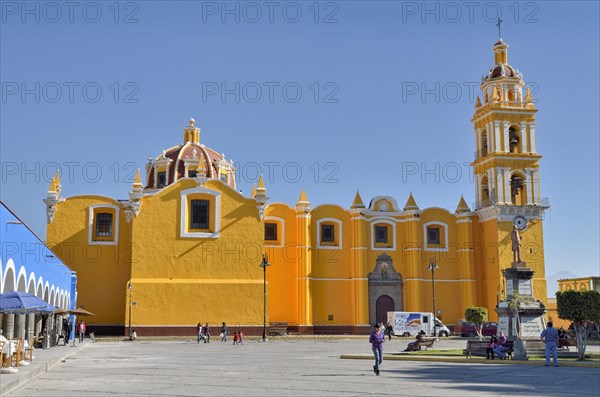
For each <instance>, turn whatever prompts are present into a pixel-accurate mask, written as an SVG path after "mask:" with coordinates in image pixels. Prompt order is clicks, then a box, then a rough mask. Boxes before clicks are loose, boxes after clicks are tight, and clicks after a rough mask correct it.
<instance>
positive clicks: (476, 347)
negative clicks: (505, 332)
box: [463, 340, 514, 359]
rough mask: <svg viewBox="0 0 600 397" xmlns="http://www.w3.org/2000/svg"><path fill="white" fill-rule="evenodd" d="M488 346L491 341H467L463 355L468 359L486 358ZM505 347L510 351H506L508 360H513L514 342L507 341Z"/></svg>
mask: <svg viewBox="0 0 600 397" xmlns="http://www.w3.org/2000/svg"><path fill="white" fill-rule="evenodd" d="M488 344H489V341H487V340H470V341H467V348H466V349H464V350H463V354H464V355H465V356H466V358H471V356H482V357H485V356H486V350H487V347H488ZM504 346H506V347H508V350H506V351H505V353H506V358H509V357H510V359H512V354H513V352H514V345H513V341H511V340H509V341H506V344H505V345H504Z"/></svg>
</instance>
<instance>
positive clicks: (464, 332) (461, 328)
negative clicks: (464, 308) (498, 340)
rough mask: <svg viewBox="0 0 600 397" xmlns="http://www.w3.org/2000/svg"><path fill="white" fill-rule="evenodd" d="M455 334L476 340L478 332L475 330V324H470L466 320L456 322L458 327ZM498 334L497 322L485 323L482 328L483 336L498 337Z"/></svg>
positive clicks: (455, 328)
mask: <svg viewBox="0 0 600 397" xmlns="http://www.w3.org/2000/svg"><path fill="white" fill-rule="evenodd" d="M454 333H455V334H456V335H460V336H468V337H469V338H474V337H475V335H477V331H476V330H475V324H473V323H470V322H468V321H465V320H458V321H457V322H456V326H455V327H454ZM497 333H498V324H497V323H495V322H490V321H488V322H485V323H483V325H482V326H481V335H483V336H491V335H496V334H497Z"/></svg>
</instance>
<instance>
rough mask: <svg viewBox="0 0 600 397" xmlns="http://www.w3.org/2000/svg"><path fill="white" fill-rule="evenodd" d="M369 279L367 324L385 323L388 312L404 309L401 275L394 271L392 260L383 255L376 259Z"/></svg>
mask: <svg viewBox="0 0 600 397" xmlns="http://www.w3.org/2000/svg"><path fill="white" fill-rule="evenodd" d="M367 277H368V279H369V324H374V323H376V322H386V321H387V312H388V311H402V310H403V309H404V300H403V297H402V294H403V282H402V275H401V274H400V273H398V272H397V271H396V269H395V268H394V265H393V263H392V258H391V257H390V256H389V255H387V254H386V253H383V254H381V255H379V256H378V257H377V261H376V263H375V267H374V268H373V271H372V272H371V273H369V274H368V276H367Z"/></svg>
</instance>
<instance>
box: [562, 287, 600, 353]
mask: <svg viewBox="0 0 600 397" xmlns="http://www.w3.org/2000/svg"><path fill="white" fill-rule="evenodd" d="M556 308H557V310H558V317H559V318H562V319H563V320H570V321H572V322H573V326H574V327H575V335H576V337H577V353H578V355H579V360H583V356H584V354H585V348H586V347H587V337H588V332H589V330H590V327H591V325H592V323H595V322H600V293H598V292H596V291H558V292H557V293H556Z"/></svg>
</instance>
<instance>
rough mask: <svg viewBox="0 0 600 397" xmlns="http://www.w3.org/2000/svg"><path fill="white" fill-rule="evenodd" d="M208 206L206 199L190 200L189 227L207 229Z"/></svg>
mask: <svg viewBox="0 0 600 397" xmlns="http://www.w3.org/2000/svg"><path fill="white" fill-rule="evenodd" d="M209 207H210V203H209V201H208V200H192V201H191V202H190V223H189V224H190V229H208V227H209V226H208V225H209Z"/></svg>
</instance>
